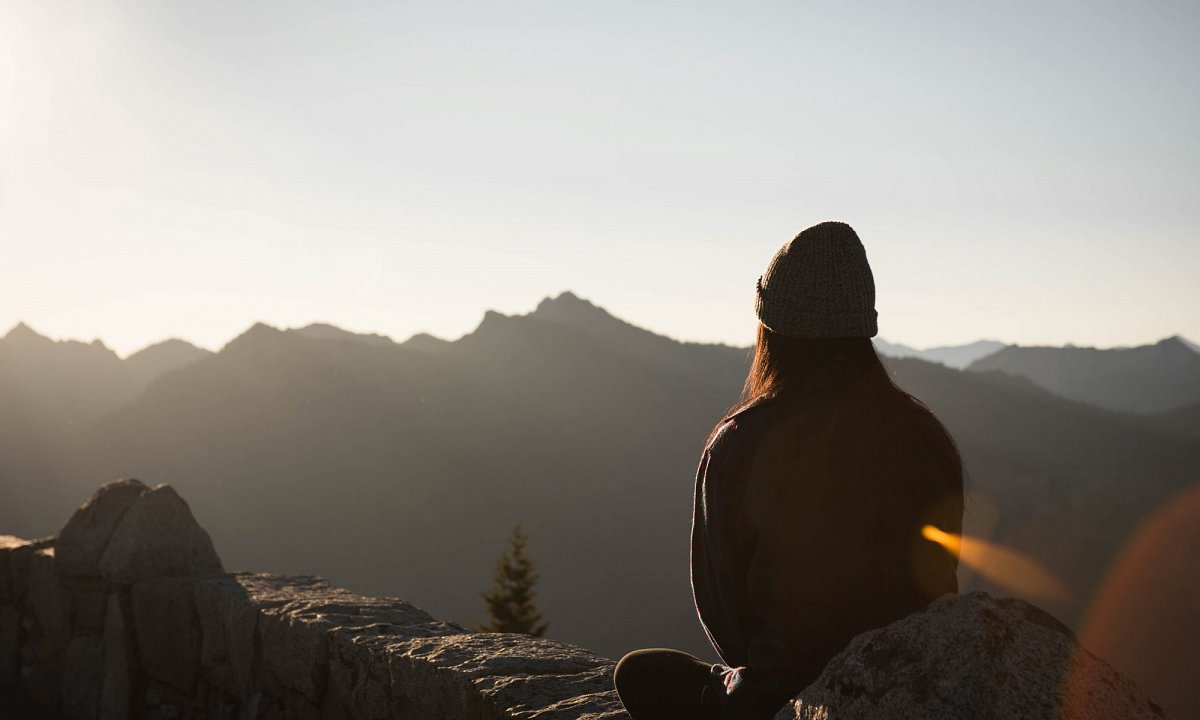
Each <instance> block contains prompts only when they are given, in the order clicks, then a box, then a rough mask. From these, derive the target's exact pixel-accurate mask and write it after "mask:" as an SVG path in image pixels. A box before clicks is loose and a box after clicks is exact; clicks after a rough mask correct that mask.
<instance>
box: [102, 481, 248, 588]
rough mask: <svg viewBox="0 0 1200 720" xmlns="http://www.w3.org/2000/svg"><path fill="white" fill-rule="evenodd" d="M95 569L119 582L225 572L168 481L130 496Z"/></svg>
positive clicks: (202, 530)
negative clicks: (97, 568)
mask: <svg viewBox="0 0 1200 720" xmlns="http://www.w3.org/2000/svg"><path fill="white" fill-rule="evenodd" d="M99 570H100V575H101V577H103V578H104V579H106V580H109V581H110V582H114V583H118V584H122V585H132V584H134V583H137V582H141V581H142V580H150V579H153V578H159V577H172V576H202V575H217V574H221V573H222V572H224V571H223V569H222V568H221V560H220V558H218V557H217V553H216V550H214V549H213V544H212V540H211V539H210V538H209V536H208V533H207V532H205V530H204V528H202V527H200V525H199V524H198V523H197V522H196V518H194V517H193V516H192V511H191V508H189V507H188V504H187V503H186V502H184V500H183V498H181V497H179V494H178V493H176V492H175V490H174V489H173V488H172V487H171V486H169V485H159V486H158V487H156V488H154V489H153V490H150V491H148V492H145V493H142V494H141V495H139V496H138V497H137V499H136V500H134V502H133V504H132V505H130V507H129V509H128V510H126V511H125V515H124V517H122V518H121V521H120V522H119V523H118V524H117V527H116V529H115V530H114V531H113V533H112V537H111V538H110V539H109V541H108V546H107V547H106V548H105V550H104V553H103V554H102V555H101V556H100V564H99Z"/></svg>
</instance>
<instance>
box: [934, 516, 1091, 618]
mask: <svg viewBox="0 0 1200 720" xmlns="http://www.w3.org/2000/svg"><path fill="white" fill-rule="evenodd" d="M921 535H922V536H923V537H924V538H925V539H926V540H930V541H932V542H935V543H937V544H938V545H941V546H942V547H944V548H946V549H947V550H949V551H950V552H952V553H954V554H955V555H956V556H958V559H959V562H961V563H962V564H963V565H966V566H967V567H969V568H971V569H972V570H974V571H975V572H977V573H979V574H980V575H982V576H983V577H985V578H987V579H988V580H991V581H992V582H994V583H995V584H997V585H999V586H1001V587H1003V588H1005V589H1007V590H1011V591H1012V592H1014V593H1016V594H1018V595H1021V596H1022V597H1025V598H1028V599H1030V600H1039V601H1054V602H1058V601H1062V600H1066V599H1067V598H1069V597H1070V592H1069V591H1068V590H1067V586H1066V585H1064V584H1063V583H1062V581H1061V580H1059V579H1058V578H1056V577H1055V576H1054V574H1053V573H1051V572H1050V571H1049V570H1047V569H1046V568H1044V567H1042V565H1040V564H1039V563H1038V562H1037V561H1036V560H1033V559H1032V558H1028V557H1025V556H1024V555H1022V554H1021V553H1019V552H1016V551H1015V550H1009V549H1008V548H1006V547H1004V546H1002V545H997V544H995V543H991V542H988V541H986V540H980V539H979V538H974V537H971V536H969V535H955V534H954V533H948V532H946V531H944V530H941V529H940V528H937V527H935V526H933V525H926V526H925V527H923V528H921Z"/></svg>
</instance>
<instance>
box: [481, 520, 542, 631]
mask: <svg viewBox="0 0 1200 720" xmlns="http://www.w3.org/2000/svg"><path fill="white" fill-rule="evenodd" d="M527 540H528V538H527V537H526V536H525V531H524V530H523V529H522V528H521V524H520V523H517V524H516V526H514V527H513V531H512V536H511V537H510V538H509V542H508V550H507V551H506V552H505V553H504V554H503V555H501V556H500V559H499V560H498V561H496V574H495V576H494V578H493V579H492V590H491V592H486V593H479V595H480V597H482V598H483V600H484V602H485V603H487V612H488V618H489V621H488V622H487V623H484V624H482V625H480V626H479V630H480V631H482V632H503V633H525V634H526V635H533V636H535V637H541V636H542V635H544V634H545V632H546V627H547V624H546V623H545V622H542V614H541V613H540V612H538V609H537V607H536V606H535V605H534V602H533V599H534V596H535V595H536V592H535V591H534V589H533V586H534V584H535V583H536V582H537V579H538V575H537V573H536V572H535V571H534V563H533V561H532V560H530V559H529V557H528V556H527V555H526V554H525V542H526V541H527Z"/></svg>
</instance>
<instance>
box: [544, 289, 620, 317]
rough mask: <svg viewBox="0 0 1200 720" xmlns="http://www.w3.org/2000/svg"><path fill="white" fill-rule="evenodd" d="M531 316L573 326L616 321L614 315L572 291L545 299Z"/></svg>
mask: <svg viewBox="0 0 1200 720" xmlns="http://www.w3.org/2000/svg"><path fill="white" fill-rule="evenodd" d="M530 315H531V317H535V318H538V319H540V320H551V321H553V322H562V323H571V324H582V323H590V322H597V321H603V322H611V321H613V320H615V319H616V318H614V317H613V315H612V313H610V312H608V311H607V310H605V309H604V308H602V307H600V306H599V305H596V304H595V303H593V302H590V301H588V300H584V299H583V298H581V297H579V296H578V295H576V294H575V293H573V292H571V291H570V290H565V291H563V292H562V293H560V294H559V295H558V296H557V297H547V298H545V299H543V300H542V301H541V302H540V303H538V306H537V308H536V309H535V310H534V311H533V312H532V313H530Z"/></svg>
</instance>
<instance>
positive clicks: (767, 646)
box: [613, 222, 963, 720]
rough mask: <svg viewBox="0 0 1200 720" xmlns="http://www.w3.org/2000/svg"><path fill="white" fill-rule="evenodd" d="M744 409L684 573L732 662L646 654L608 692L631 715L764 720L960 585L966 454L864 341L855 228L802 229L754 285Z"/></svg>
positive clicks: (723, 427) (707, 479) (722, 447)
mask: <svg viewBox="0 0 1200 720" xmlns="http://www.w3.org/2000/svg"><path fill="white" fill-rule="evenodd" d="M755 309H756V312H757V315H758V319H759V321H760V323H759V327H758V340H757V342H756V344H755V350H754V360H753V363H752V365H751V367H750V372H749V375H748V376H747V378H746V384H745V388H744V390H743V393H742V399H741V402H740V403H739V404H738V405H735V406H734V408H733V409H732V410H731V411H730V412H729V414H728V415H726V416H725V417H724V418H723V419H722V420H721V422H719V423H718V424H717V426H716V427H715V428H714V429H713V431H712V433H711V434H710V436H709V438H708V442H707V443H706V445H705V448H704V453H703V456H702V457H701V461H700V467H699V470H698V471H697V474H696V491H695V498H694V499H695V503H694V511H693V516H692V538H691V578H692V590H693V594H694V597H695V603H696V610H697V614H698V615H699V617H700V621H701V624H702V625H703V626H704V629H705V632H706V633H707V634H708V637H709V640H710V641H711V642H712V645H713V647H714V648H715V649H716V651H717V653H718V655H720V657H721V659H722V661H723V662H721V663H717V664H710V663H706V662H703V661H701V660H700V659H698V658H696V657H693V656H692V655H689V654H687V653H683V652H679V651H676V650H668V649H663V648H652V649H647V650H637V651H634V652H632V653H629V654H628V655H626V656H625V657H623V658H622V659H621V661H620V662H619V663H618V664H617V668H616V671H615V672H614V677H613V681H614V684H615V686H616V688H617V692H618V694H619V695H620V697H621V701H622V702H623V703H624V704H625V707H626V709H627V710H628V711H629V714H630V715H631V716H632V718H633V720H655V719H665V718H726V719H733V718H736V719H738V720H742V719H746V720H756V719H758V718H770V717H771V716H772V715H774V714H775V712H776V711H778V710H779V709H780V708H781V707H782V706H783V705H784V704H785V703H786V702H787V701H788V700H789V699H790V698H792V697H793V696H794V695H796V694H797V693H798V692H799V691H800V690H802V689H803V688H804V687H806V686H807V685H808V684H810V683H811V682H812V681H813V680H815V679H816V678H817V676H818V675H819V674H820V673H821V670H822V669H823V668H824V666H825V664H826V663H827V662H828V661H829V660H830V659H831V658H832V657H833V656H834V655H836V654H837V653H838V652H839V651H841V650H842V649H843V648H844V647H845V646H846V645H847V644H848V643H849V641H850V639H851V638H853V637H854V636H855V635H857V634H859V633H861V632H864V631H866V630H869V629H871V628H875V627H880V626H882V625H886V624H888V623H891V622H893V621H895V620H898V619H900V618H902V617H904V616H906V615H908V614H910V613H914V612H918V611H920V610H923V609H924V608H925V607H926V606H927V605H928V604H929V602H930V601H932V600H934V599H935V598H937V597H939V596H941V595H942V594H944V593H953V592H957V590H958V582H957V580H956V577H955V570H956V567H957V561H956V559H955V558H954V556H953V555H951V554H950V553H949V552H947V551H946V550H944V549H943V548H942V547H941V546H939V545H936V544H934V543H932V542H930V541H928V540H926V539H924V537H923V536H922V528H923V527H924V526H925V525H935V526H937V527H938V528H940V529H942V530H944V531H946V532H950V533H959V532H961V528H962V509H963V478H962V463H961V460H960V459H959V454H958V450H957V448H956V446H955V444H954V441H953V440H952V439H951V437H950V435H949V433H948V432H947V431H946V429H945V428H944V427H943V426H942V424H941V423H940V422H939V421H938V420H937V418H936V417H934V415H933V413H932V412H930V410H929V408H927V407H926V406H925V405H923V404H922V403H921V402H920V401H918V400H917V399H915V398H914V397H912V396H911V395H909V394H908V393H906V392H904V391H903V390H901V389H899V388H898V387H896V385H895V384H893V383H892V381H891V378H890V377H889V375H888V372H887V370H886V369H885V368H884V367H883V365H882V364H881V363H880V361H879V356H878V355H877V354H876V353H875V349H874V345H873V344H872V342H871V340H870V338H871V337H873V336H874V335H875V334H876V333H877V328H876V318H877V314H876V311H875V283H874V278H873V276H872V274H871V268H870V266H869V265H868V263H867V258H866V253H865V252H864V250H863V246H862V243H861V242H860V241H859V239H858V236H857V235H856V234H855V232H854V230H852V229H851V228H850V226H849V225H846V224H845V223H839V222H826V223H821V224H820V225H816V226H814V227H811V228H808V229H807V230H805V231H804V232H802V233H800V234H799V235H798V236H796V238H795V239H793V240H792V241H791V242H789V243H787V244H785V245H784V246H783V247H781V248H780V249H779V251H778V252H777V253H776V254H775V256H774V257H773V258H772V259H771V262H770V264H769V265H768V266H767V270H766V272H765V273H764V274H763V275H762V276H761V277H760V278H759V280H758V289H757V301H756V303H755Z"/></svg>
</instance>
